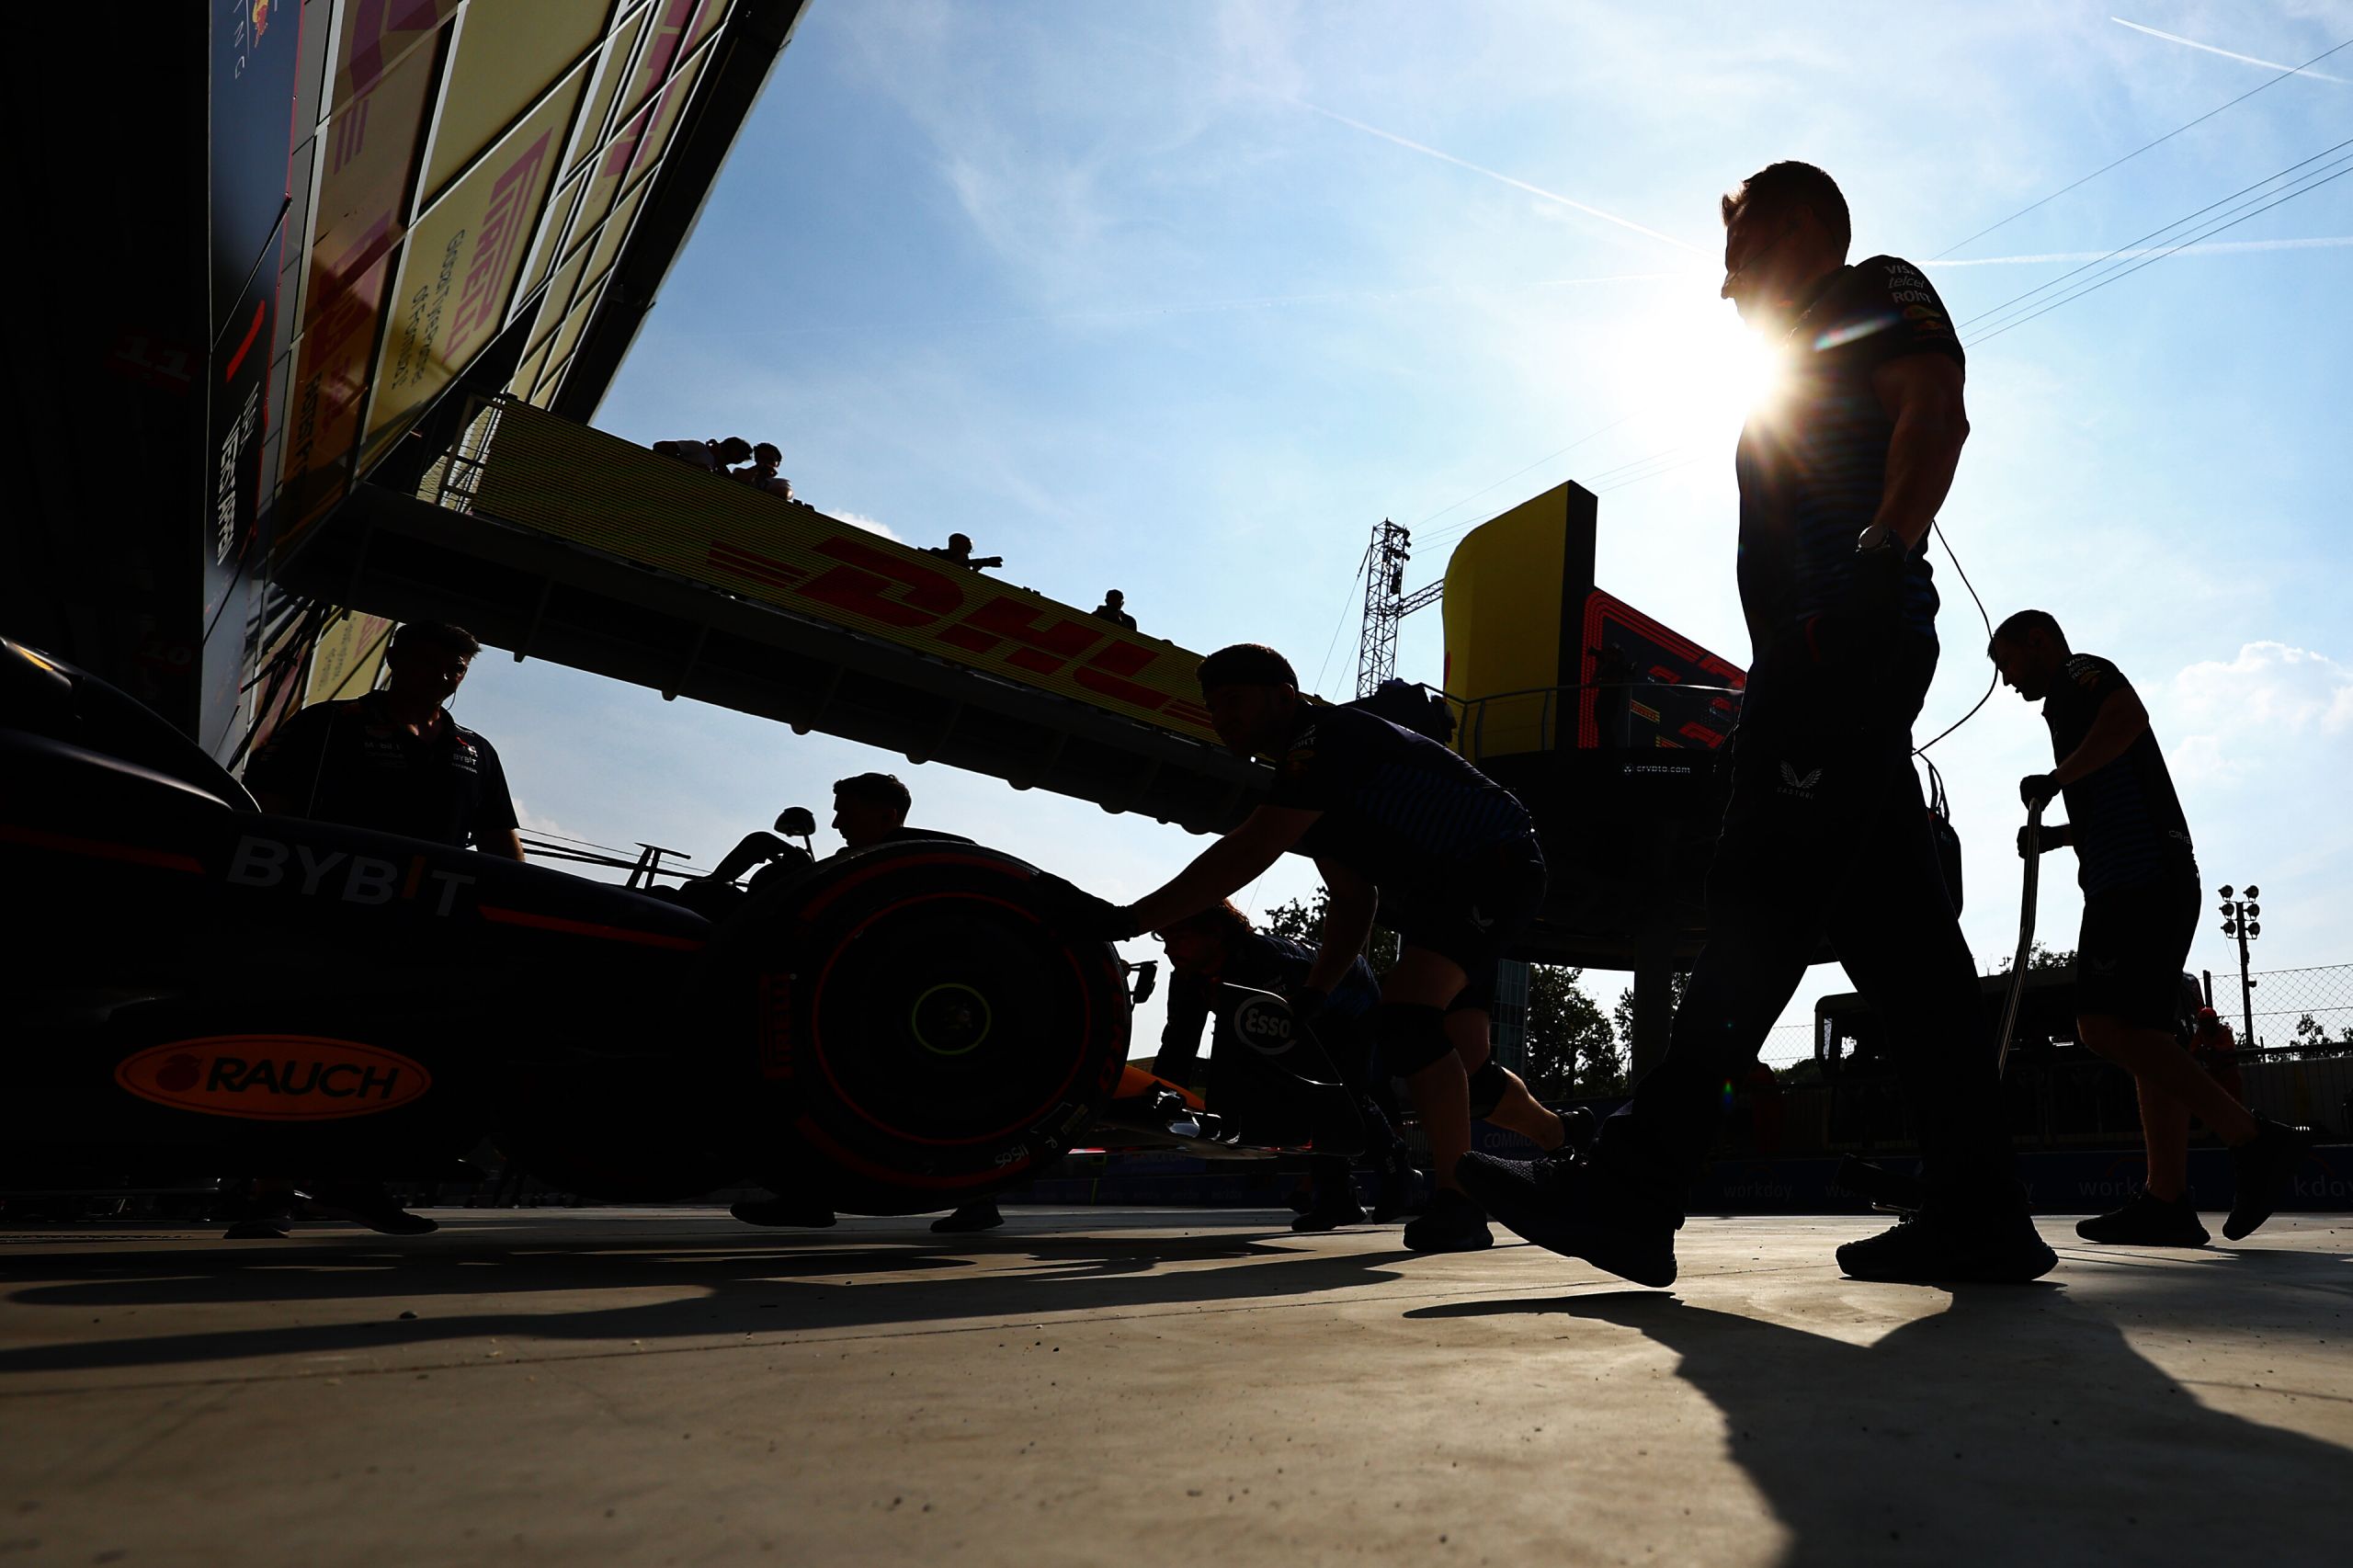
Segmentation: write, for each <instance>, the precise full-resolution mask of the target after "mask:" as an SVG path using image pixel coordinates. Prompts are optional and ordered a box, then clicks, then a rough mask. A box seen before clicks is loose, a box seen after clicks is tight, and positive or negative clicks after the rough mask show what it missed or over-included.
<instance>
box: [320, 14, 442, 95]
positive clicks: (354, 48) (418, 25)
mask: <svg viewBox="0 0 2353 1568" xmlns="http://www.w3.org/2000/svg"><path fill="white" fill-rule="evenodd" d="M457 10H458V0H349V3H348V4H347V5H346V6H344V9H343V36H342V37H341V38H340V39H339V40H336V43H335V90H334V92H333V93H332V94H331V95H330V96H329V98H328V103H327V108H328V112H329V113H333V112H335V111H336V110H339V109H341V108H343V106H344V105H345V104H347V103H348V102H350V101H351V99H352V98H353V97H356V96H358V94H360V93H363V92H365V91H367V89H368V88H369V87H370V86H372V85H375V83H376V81H377V79H378V78H379V77H381V76H382V75H383V74H385V73H386V72H388V71H390V70H391V69H392V67H393V66H394V65H397V64H401V63H404V62H405V60H406V57H407V56H408V55H409V54H410V53H411V52H412V51H415V52H421V53H424V54H426V55H427V56H428V57H429V56H431V55H433V54H434V53H436V52H437V51H436V50H435V49H434V48H432V47H431V45H432V44H433V42H434V38H433V35H434V33H435V32H436V31H438V29H439V28H440V26H441V24H442V23H443V22H446V21H448V20H449V18H450V17H453V16H455V15H456V14H457Z"/></svg>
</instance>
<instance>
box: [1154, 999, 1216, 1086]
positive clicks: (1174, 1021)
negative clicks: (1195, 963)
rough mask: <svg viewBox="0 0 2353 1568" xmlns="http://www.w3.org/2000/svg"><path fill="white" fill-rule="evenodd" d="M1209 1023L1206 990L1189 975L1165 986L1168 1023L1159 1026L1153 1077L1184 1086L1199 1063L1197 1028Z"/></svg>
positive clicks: (1199, 1051)
mask: <svg viewBox="0 0 2353 1568" xmlns="http://www.w3.org/2000/svg"><path fill="white" fill-rule="evenodd" d="M1209 1021H1210V988H1209V987H1208V986H1206V985H1203V984H1199V983H1197V982H1196V981H1195V980H1194V978H1193V977H1192V976H1190V975H1184V974H1180V975H1177V976H1176V978H1174V979H1172V980H1171V981H1170V982H1169V983H1168V1021H1167V1022H1165V1023H1164V1024H1163V1025H1161V1027H1160V1051H1159V1052H1158V1053H1157V1054H1156V1055H1154V1057H1153V1059H1152V1071H1153V1074H1154V1076H1155V1077H1161V1078H1165V1079H1167V1080H1169V1081H1170V1082H1171V1083H1176V1084H1185V1083H1189V1082H1190V1081H1191V1079H1192V1071H1193V1064H1194V1063H1195V1062H1199V1060H1200V1055H1201V1028H1202V1027H1203V1026H1204V1025H1206V1024H1207V1023H1208V1022H1209Z"/></svg>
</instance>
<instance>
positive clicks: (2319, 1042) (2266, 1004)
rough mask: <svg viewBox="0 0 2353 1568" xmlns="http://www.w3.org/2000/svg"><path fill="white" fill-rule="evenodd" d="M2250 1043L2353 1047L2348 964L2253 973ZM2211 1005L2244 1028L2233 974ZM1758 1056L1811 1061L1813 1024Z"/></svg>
mask: <svg viewBox="0 0 2353 1568" xmlns="http://www.w3.org/2000/svg"><path fill="white" fill-rule="evenodd" d="M2248 978H2249V979H2251V980H2253V981H2254V982H2255V1039H2254V1040H2253V1041H2251V1042H2245V1048H2246V1049H2252V1050H2263V1051H2283V1050H2293V1049H2299V1048H2302V1049H2309V1048H2313V1047H2323V1046H2335V1047H2345V1046H2348V1045H2353V963H2338V964H2321V965H2317V966H2315V967H2313V968H2310V969H2264V970H2256V971H2253V972H2252V973H2251V974H2250V975H2249V976H2248ZM2214 1006H2215V1010H2216V1011H2218V1012H2220V1013H2221V1014H2222V1021H2223V1022H2224V1023H2226V1024H2228V1025H2230V1026H2231V1031H2232V1033H2234V1034H2237V1033H2240V1032H2242V1031H2243V1030H2244V1029H2245V1027H2246V1026H2245V1017H2244V1016H2243V1015H2244V1009H2242V1008H2241V1006H2239V985H2238V976H2237V975H2236V974H2232V973H2224V972H2222V971H2216V973H2215V975H2214ZM1758 1054H1759V1056H1760V1057H1761V1058H1762V1059H1763V1061H1764V1062H1765V1064H1766V1065H1767V1066H1768V1067H1771V1068H1774V1069H1777V1070H1779V1069H1782V1068H1787V1067H1792V1066H1795V1065H1796V1064H1797V1063H1799V1062H1810V1061H1812V1060H1813V1025H1812V1024H1806V1023H1800V1024H1783V1025H1781V1026H1780V1027H1779V1028H1776V1029H1774V1030H1773V1031H1772V1033H1770V1034H1768V1035H1767V1036H1766V1037H1765V1047H1764V1050H1763V1051H1760V1052H1759V1053H1758Z"/></svg>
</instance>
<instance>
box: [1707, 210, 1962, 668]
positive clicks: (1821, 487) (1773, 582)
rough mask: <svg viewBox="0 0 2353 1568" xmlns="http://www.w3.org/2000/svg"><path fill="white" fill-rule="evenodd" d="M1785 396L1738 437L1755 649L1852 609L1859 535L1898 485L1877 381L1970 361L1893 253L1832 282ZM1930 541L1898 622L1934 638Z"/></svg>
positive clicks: (1818, 294)
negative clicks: (1926, 362)
mask: <svg viewBox="0 0 2353 1568" xmlns="http://www.w3.org/2000/svg"><path fill="white" fill-rule="evenodd" d="M1784 351H1785V352H1786V354H1787V355H1788V358H1789V366H1788V372H1787V376H1786V379H1785V381H1784V382H1783V384H1782V391H1781V392H1780V393H1779V395H1777V396H1775V397H1774V398H1772V399H1770V400H1768V402H1767V403H1764V404H1762V405H1761V406H1760V407H1759V408H1758V409H1757V410H1756V413H1755V414H1753V415H1751V416H1750V417H1749V420H1748V423H1747V425H1746V426H1745V427H1744V428H1743V429H1742V431H1741V433H1740V448H1739V452H1738V456H1737V459H1736V461H1735V469H1736V472H1737V474H1738V477H1739V481H1740V603H1741V608H1742V610H1743V611H1744V612H1745V615H1746V618H1747V620H1748V635H1749V641H1750V642H1751V644H1752V645H1753V646H1754V647H1755V648H1756V650H1757V651H1758V652H1760V653H1761V652H1763V651H1764V650H1765V649H1767V648H1768V647H1771V646H1772V645H1773V644H1774V643H1776V642H1779V641H1780V640H1781V639H1782V638H1784V637H1787V636H1788V635H1790V633H1791V632H1792V631H1796V630H1798V629H1800V628H1802V627H1803V626H1804V625H1805V623H1806V622H1807V621H1808V620H1810V619H1813V617H1815V616H1818V615H1822V614H1824V613H1835V612H1836V611H1838V610H1840V609H1842V608H1846V607H1847V603H1848V602H1849V599H1848V594H1849V588H1850V586H1851V584H1852V578H1853V574H1854V572H1855V567H1856V562H1855V539H1856V536H1857V535H1859V534H1860V533H1861V532H1862V531H1863V530H1864V529H1865V528H1869V527H1870V523H1871V518H1872V517H1873V515H1874V514H1875V513H1877V512H1878V510H1879V503H1880V496H1881V492H1882V491H1883V490H1884V489H1885V487H1886V483H1887V449H1888V442H1889V440H1890V438H1891V437H1893V435H1894V433H1895V422H1894V421H1893V420H1892V419H1890V418H1889V417H1888V416H1887V414H1886V412H1885V410H1883V409H1882V408H1881V406H1880V402H1879V396H1878V394H1877V393H1876V392H1874V391H1873V390H1872V388H1871V374H1872V372H1873V371H1875V370H1877V369H1879V368H1880V367H1881V365H1884V364H1886V363H1888V362H1889V361H1890V360H1892V359H1900V358H1903V357H1904V356H1905V355H1907V354H1941V355H1943V356H1945V357H1946V358H1949V359H1950V360H1952V362H1953V363H1954V364H1956V365H1960V364H1964V363H1965V362H1966V361H1965V360H1964V358H1963V357H1962V354H1961V341H1960V339H1959V338H1957V337H1956V336H1955V335H1953V328H1952V323H1951V321H1950V320H1949V318H1948V316H1947V315H1946V312H1945V307H1944V301H1941V300H1939V299H1938V298H1937V291H1936V290H1934V289H1932V288H1930V287H1929V286H1928V280H1927V278H1923V277H1922V276H1920V272H1919V269H1918V268H1916V267H1914V266H1913V265H1912V264H1911V263H1910V262H1908V261H1904V260H1902V259H1900V258H1898V257H1895V256H1872V257H1871V258H1870V260H1868V261H1865V262H1862V263H1860V264H1859V265H1857V266H1854V267H1840V268H1839V269H1838V270H1837V271H1836V272H1835V273H1833V274H1831V275H1830V276H1829V277H1828V278H1824V280H1823V281H1822V283H1821V284H1820V285H1819V286H1818V288H1817V290H1816V291H1815V293H1814V295H1813V298H1812V300H1811V301H1809V302H1808V303H1807V304H1806V306H1805V308H1804V309H1803V311H1802V313H1801V314H1800V316H1799V318H1798V322H1797V324H1796V325H1795V326H1793V327H1792V328H1790V335H1789V338H1788V340H1787V342H1786V343H1785V344H1784ZM1899 609H1900V614H1901V617H1902V619H1903V623H1904V626H1905V627H1906V628H1907V629H1909V630H1911V631H1915V632H1916V633H1918V634H1919V635H1921V636H1924V637H1933V636H1935V635H1936V617H1937V590H1936V588H1935V586H1934V585H1933V584H1932V582H1931V581H1930V571H1929V567H1928V562H1927V540H1926V539H1925V538H1924V539H1923V540H1921V541H1920V545H1919V547H1918V548H1917V549H1915V551H1913V552H1912V557H1911V560H1910V561H1909V562H1906V566H1905V572H1904V584H1903V591H1902V597H1901V601H1900V607H1899Z"/></svg>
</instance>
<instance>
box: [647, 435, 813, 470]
mask: <svg viewBox="0 0 2353 1568" xmlns="http://www.w3.org/2000/svg"><path fill="white" fill-rule="evenodd" d="M651 450H654V451H657V452H660V453H661V454H662V455H663V456H664V457H665V458H676V459H677V460H679V461H680V462H682V463H687V464H688V465H690V466H692V467H695V468H699V469H701V470H702V471H703V472H706V473H725V472H727V471H728V470H729V469H731V468H733V467H734V466H735V465H736V464H737V463H740V462H745V461H747V460H749V459H750V458H751V455H752V443H751V442H749V441H746V440H745V439H744V437H741V436H730V437H726V438H725V439H723V440H709V441H656V442H654V445H653V447H652V448H651ZM777 460H778V461H779V462H781V461H783V460H784V455H783V454H782V453H781V452H779V454H777Z"/></svg>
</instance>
